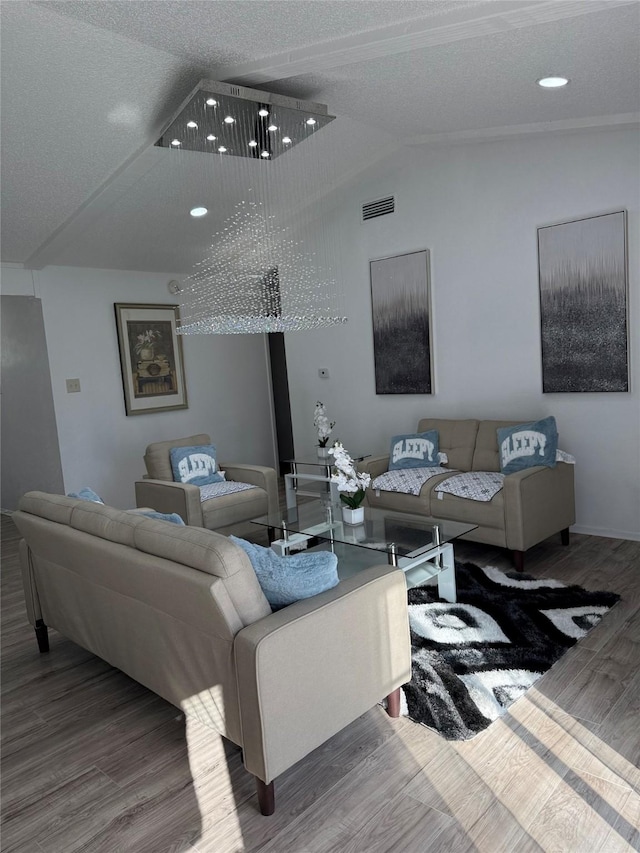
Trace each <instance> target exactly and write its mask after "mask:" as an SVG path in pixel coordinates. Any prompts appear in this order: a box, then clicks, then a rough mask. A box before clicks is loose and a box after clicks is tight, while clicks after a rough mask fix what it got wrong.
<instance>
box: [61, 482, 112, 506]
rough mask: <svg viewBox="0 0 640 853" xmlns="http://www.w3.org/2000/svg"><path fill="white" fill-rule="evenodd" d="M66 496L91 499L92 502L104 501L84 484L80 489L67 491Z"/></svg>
mask: <svg viewBox="0 0 640 853" xmlns="http://www.w3.org/2000/svg"><path fill="white" fill-rule="evenodd" d="M67 497H68V498H77V499H78V500H81V501H92V502H93V503H94V504H103V503H104V501H103V500H102V498H101V497H99V496H98V495H96V493H95V492H94V491H93V489H90V488H89V486H85V487H84V488H82V489H80V491H78V492H69V494H68V495H67Z"/></svg>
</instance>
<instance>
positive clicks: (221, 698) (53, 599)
mask: <svg viewBox="0 0 640 853" xmlns="http://www.w3.org/2000/svg"><path fill="white" fill-rule="evenodd" d="M13 520H14V521H15V523H16V525H17V527H18V529H19V531H20V533H21V534H22V536H23V537H24V538H23V541H22V542H21V543H20V555H21V564H22V573H23V583H24V592H25V597H26V604H27V614H28V618H29V621H30V623H31V624H32V625H33V626H34V628H35V630H36V636H37V639H38V644H39V646H40V650H41V651H42V652H44V651H48V648H49V646H48V637H47V626H49V627H51V628H55V629H56V630H58V631H60V633H62V634H64V635H65V636H66V637H68V638H69V639H71V640H73V641H74V642H75V643H78V644H79V645H81V646H83V647H84V648H86V649H88V650H89V651H91V652H93V654H95V655H98V657H100V658H103V659H104V660H105V661H107V662H108V663H110V664H111V665H112V666H115V667H117V668H118V669H121V670H122V671H123V672H125V673H126V674H127V675H129V676H131V678H134V679H136V681H139V682H140V683H141V684H143V685H145V686H146V687H148V688H149V689H150V690H153V691H154V692H155V693H157V694H159V695H160V696H162V697H164V698H165V699H166V700H167V701H169V702H171V703H173V704H174V705H176V706H177V707H178V708H180V709H182V711H183V712H184V713H185V714H187V715H191V716H193V717H195V718H197V719H198V720H200V721H201V722H202V723H204V724H205V725H207V726H210V727H211V728H212V729H214V730H215V731H216V732H218V733H219V734H221V735H223V736H224V737H226V738H228V739H229V740H231V741H233V743H235V744H237V745H238V746H240V747H242V751H243V760H244V764H245V767H246V768H247V770H248V771H249V772H250V773H252V774H253V775H254V776H255V777H256V780H257V788H258V795H259V802H260V807H261V810H262V812H263V814H271V813H272V812H273V809H274V799H273V797H274V794H273V779H274V778H275V777H276V776H278V775H280V774H281V773H283V772H284V771H285V770H287V769H288V768H289V767H291V766H292V765H293V764H295V763H296V762H297V761H299V760H300V759H301V758H303V757H304V756H306V755H307V754H308V753H310V752H311V751H312V750H314V749H315V748H316V747H318V746H319V745H320V744H322V743H324V741H326V740H327V739H328V738H330V737H332V736H333V735H334V734H336V733H337V732H338V731H340V730H341V729H342V728H344V727H345V726H347V725H348V724H349V723H351V722H352V721H353V720H355V719H356V718H357V717H359V716H360V715H361V714H363V713H364V712H365V711H367V710H368V709H370V708H371V707H373V706H374V705H376V703H378V702H379V701H380V700H381V699H382V698H383V697H384V696H390V700H391V704H392V705H393V706H394V708H393V714H394V715H397V713H399V688H400V685H402V684H404V683H405V682H407V681H408V680H409V679H410V677H411V663H410V641H409V627H408V616H407V594H406V585H405V580H404V575H403V574H402V572H401V571H399V570H398V569H393V568H392V567H390V566H387V565H385V566H380V567H375V568H370V569H366V570H364V571H362V572H360V573H359V574H357V575H355V576H353V577H351V578H349V579H346V580H344V581H341V582H340V583H338V585H337V586H335V587H334V588H333V589H331V590H329V591H328V592H324V593H321V594H320V595H316V596H314V597H312V598H308V599H306V600H304V601H299V602H297V603H295V604H292V605H290V606H289V607H285V608H284V609H282V610H279V611H277V612H275V613H272V612H271V608H270V606H269V604H268V602H267V599H266V598H265V596H264V594H263V592H262V589H261V588H260V585H259V583H258V580H257V577H256V574H255V572H254V571H253V568H252V566H251V563H250V562H249V558H248V557H247V555H246V553H245V551H244V550H243V549H242V548H240V547H238V546H237V545H235V544H234V543H233V542H232V541H231V540H230V539H228V538H226V537H225V536H221V535H220V534H218V533H214V532H213V531H210V530H205V529H203V528H194V527H186V526H185V527H183V526H178V525H176V524H171V523H169V522H167V521H156V520H152V519H150V518H147V517H145V516H141V515H136V514H134V513H132V512H127V511H122V510H117V509H113V508H112V507H108V506H104V505H103V504H97V503H91V502H88V501H80V500H75V499H72V498H67V497H63V496H60V495H51V494H46V493H43V492H29V493H27V494H26V495H25V496H24V497H23V498H22V500H21V502H20V508H19V510H18V511H17V512H15V513H14V514H13Z"/></svg>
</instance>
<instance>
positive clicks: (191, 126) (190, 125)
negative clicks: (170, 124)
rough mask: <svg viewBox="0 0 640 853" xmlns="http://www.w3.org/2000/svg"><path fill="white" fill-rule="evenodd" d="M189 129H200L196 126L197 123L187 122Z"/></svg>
mask: <svg viewBox="0 0 640 853" xmlns="http://www.w3.org/2000/svg"><path fill="white" fill-rule="evenodd" d="M187 127H190V128H192V129H193V128H195V129H196V130H197V129H198V125H197V124H196V122H195V121H188V122H187Z"/></svg>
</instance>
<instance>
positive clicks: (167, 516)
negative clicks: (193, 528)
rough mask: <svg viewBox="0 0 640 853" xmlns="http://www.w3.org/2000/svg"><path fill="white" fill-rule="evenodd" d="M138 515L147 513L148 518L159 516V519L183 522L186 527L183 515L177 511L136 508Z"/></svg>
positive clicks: (175, 522) (177, 522)
mask: <svg viewBox="0 0 640 853" xmlns="http://www.w3.org/2000/svg"><path fill="white" fill-rule="evenodd" d="M136 512H137V514H138V515H146V516H147V518H157V519H158V521H170V522H171V523H172V524H181V525H182V526H183V527H185V523H184V521H183V520H182V516H180V515H178V513H177V512H156V511H155V510H152V509H150V510H146V509H145V510H142V511H138V510H136Z"/></svg>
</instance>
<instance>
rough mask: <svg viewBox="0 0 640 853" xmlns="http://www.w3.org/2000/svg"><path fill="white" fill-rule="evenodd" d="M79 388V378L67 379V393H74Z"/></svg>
mask: <svg viewBox="0 0 640 853" xmlns="http://www.w3.org/2000/svg"><path fill="white" fill-rule="evenodd" d="M79 390H80V380H79V379H67V394H76V393H77V392H78V391H79Z"/></svg>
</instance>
